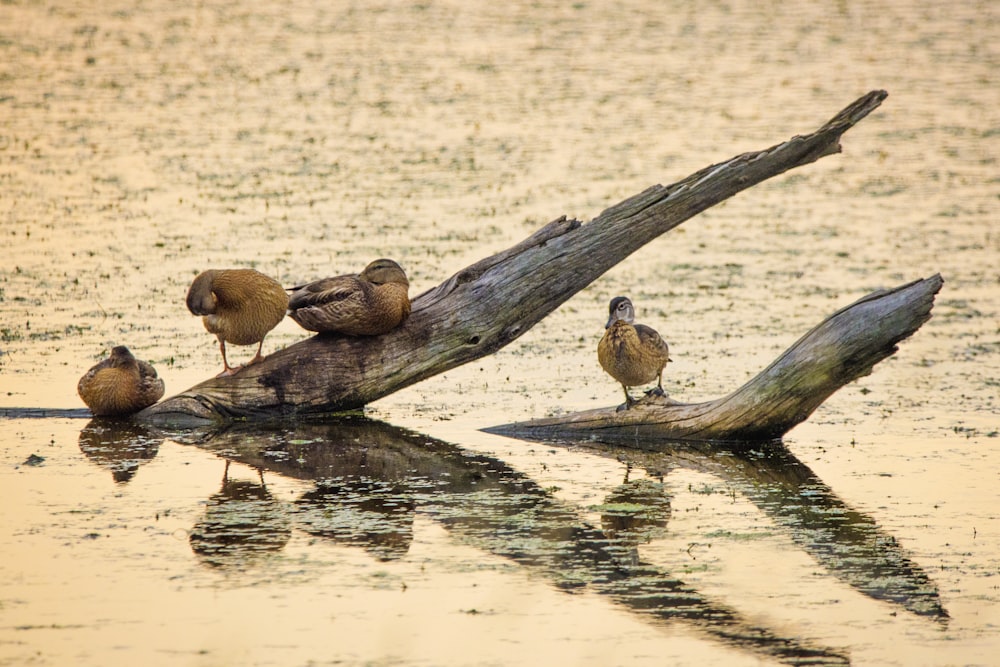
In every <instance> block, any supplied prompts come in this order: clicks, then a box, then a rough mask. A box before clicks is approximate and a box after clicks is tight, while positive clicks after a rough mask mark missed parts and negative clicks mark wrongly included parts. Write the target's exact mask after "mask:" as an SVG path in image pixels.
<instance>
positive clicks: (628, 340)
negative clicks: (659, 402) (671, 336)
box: [597, 296, 670, 408]
mask: <svg viewBox="0 0 1000 667" xmlns="http://www.w3.org/2000/svg"><path fill="white" fill-rule="evenodd" d="M634 320H635V308H634V307H633V306H632V302H631V301H630V300H629V299H628V297H624V296H616V297H615V298H614V299H612V300H611V305H610V306H609V308H608V323H607V324H606V325H605V331H604V337H603V338H601V342H600V343H598V344H597V360H598V361H599V362H600V363H601V368H603V369H604V370H605V371H607V373H608V375H610V376H611V377H613V378H614V379H616V380H618V382H620V383H621V385H622V389H624V390H625V407H626V408H627V407H629V406H631V405H632V404H633V403H634V402H635V400H634V399H633V398H632V397H631V396H630V395H629V393H628V388H629V387H635V386H637V385H641V384H646V383H647V382H652V381H653V379H654V378H655V379H656V389H654V390H653V391H652V392H651V393H655V394H657V395H658V396H663V369H664V367H666V365H667V362H668V361H670V355H669V352H670V350H669V348H668V347H667V344H666V342H665V341H664V340H663V339H662V338H660V334H658V333H656V331H655V330H654V329H652V328H650V327H647V326H646V325H644V324H633V322H634Z"/></svg>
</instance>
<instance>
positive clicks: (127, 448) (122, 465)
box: [79, 417, 163, 484]
mask: <svg viewBox="0 0 1000 667" xmlns="http://www.w3.org/2000/svg"><path fill="white" fill-rule="evenodd" d="M162 440H163V438H160V437H157V436H155V435H153V434H152V433H151V432H150V430H149V428H148V427H146V426H144V425H142V424H138V423H135V422H131V421H123V420H121V419H106V418H100V417H98V418H96V419H92V420H91V421H90V422H88V423H87V425H86V426H84V427H83V429H81V431H80V439H79V442H80V451H81V452H83V453H84V455H85V456H86V457H87V458H88V459H90V460H91V461H93V462H94V463H96V464H97V465H99V466H100V467H102V468H105V469H107V470H110V471H111V477H112V478H113V479H114V480H115V482H117V483H119V484H125V483H127V482H128V481H129V480H131V479H132V478H133V477H134V476H135V473H136V471H137V470H138V469H139V466H141V465H143V464H144V463H148V462H149V461H152V460H153V458H154V457H155V456H156V453H157V452H158V451H159V449H160V442H162Z"/></svg>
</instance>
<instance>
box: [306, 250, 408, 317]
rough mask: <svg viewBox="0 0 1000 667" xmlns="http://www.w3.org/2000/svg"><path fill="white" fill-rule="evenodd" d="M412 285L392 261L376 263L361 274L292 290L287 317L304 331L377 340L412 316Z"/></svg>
mask: <svg viewBox="0 0 1000 667" xmlns="http://www.w3.org/2000/svg"><path fill="white" fill-rule="evenodd" d="M409 288H410V283H409V281H408V280H407V279H406V273H405V272H404V271H403V269H402V267H400V266H399V264H397V263H396V262H394V261H392V260H391V259H384V258H383V259H376V260H375V261H374V262H372V263H370V264H369V265H368V266H366V267H365V269H364V270H363V271H362V272H361V273H351V274H347V275H343V276H334V277H332V278H323V279H322V280H317V281H315V282H311V283H308V284H306V285H298V286H296V287H292V288H291V289H290V290H289V291H290V292H291V293H292V294H291V296H290V298H289V300H288V315H289V317H291V318H292V319H293V320H295V321H296V322H298V323H299V325H300V326H302V327H303V328H304V329H308V330H309V331H317V332H328V333H341V334H347V335H349V336H378V335H380V334H384V333H386V332H388V331H392V330H393V329H395V328H396V327H398V326H399V325H400V324H402V323H403V321H404V320H405V319H406V318H407V317H408V316H409V315H410V297H409V294H408V292H409Z"/></svg>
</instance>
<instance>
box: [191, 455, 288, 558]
mask: <svg viewBox="0 0 1000 667" xmlns="http://www.w3.org/2000/svg"><path fill="white" fill-rule="evenodd" d="M260 474H261V481H260V484H258V483H256V482H252V481H250V480H231V479H229V461H226V470H225V472H224V474H223V476H222V489H221V490H220V491H219V492H218V493H216V494H214V495H213V496H212V497H211V498H209V499H208V503H207V506H206V508H205V516H204V518H202V520H201V521H199V522H198V523H197V524H196V525H195V527H194V528H193V529H192V530H191V535H190V537H189V541H190V543H191V549H192V550H193V551H194V552H195V553H196V554H197V555H198V556H199V557H200V558H201V560H202V562H204V563H205V564H206V565H211V566H213V567H219V568H223V569H229V568H232V569H240V568H242V567H244V566H246V565H247V564H248V563H250V562H252V561H254V560H255V559H257V558H259V557H261V556H263V555H266V554H268V553H274V552H277V551H281V550H282V549H284V548H285V545H286V544H287V543H288V540H289V539H290V538H291V536H292V528H291V521H290V520H289V518H288V514H287V512H286V511H285V507H284V506H283V505H282V504H281V503H280V502H278V501H277V500H275V499H274V497H272V496H271V493H270V491H268V490H267V487H265V486H264V475H263V472H261V473H260Z"/></svg>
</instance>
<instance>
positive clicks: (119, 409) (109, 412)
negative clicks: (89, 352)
mask: <svg viewBox="0 0 1000 667" xmlns="http://www.w3.org/2000/svg"><path fill="white" fill-rule="evenodd" d="M76 391H77V393H78V394H80V398H82V399H83V402H84V403H86V404H87V407H88V408H90V411H91V412H93V413H94V415H95V416H98V417H114V416H124V415H130V414H132V413H135V412H138V411H139V410H142V409H143V408H147V407H149V406H150V405H152V404H153V403H156V402H157V401H158V400H160V398H161V397H162V396H163V380H161V379H160V378H159V377H157V375H156V369H155V368H153V366H152V365H151V364H149V363H148V362H146V361H142V360H139V359H136V358H135V357H134V356H132V353H131V352H130V351H129V349H128V348H127V347H125V346H124V345H119V346H117V347H114V348H112V350H111V355H110V356H109V357H108V358H107V359H105V360H104V361H102V362H100V363H99V364H97V365H95V366H94V367H93V368H91V369H90V370H89V371H87V372H86V373H85V374H84V376H83V377H82V378H80V381H79V382H78V383H77V385H76Z"/></svg>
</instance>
